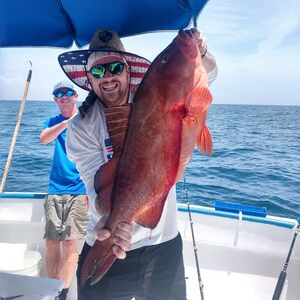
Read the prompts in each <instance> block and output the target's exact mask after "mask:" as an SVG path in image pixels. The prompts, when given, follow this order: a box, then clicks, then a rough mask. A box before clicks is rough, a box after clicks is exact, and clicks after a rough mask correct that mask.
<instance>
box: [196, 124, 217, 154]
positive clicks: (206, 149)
mask: <svg viewBox="0 0 300 300" xmlns="http://www.w3.org/2000/svg"><path fill="white" fill-rule="evenodd" d="M197 147H198V150H199V151H200V152H202V153H204V154H205V155H207V156H212V151H213V144H212V137H211V134H210V132H209V129H208V127H207V126H206V124H204V125H203V127H202V129H201V131H200V134H199V136H198V140H197Z"/></svg>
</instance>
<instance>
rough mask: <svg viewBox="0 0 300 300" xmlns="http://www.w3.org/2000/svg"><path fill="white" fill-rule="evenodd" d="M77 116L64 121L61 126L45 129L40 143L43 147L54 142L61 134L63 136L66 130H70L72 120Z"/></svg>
mask: <svg viewBox="0 0 300 300" xmlns="http://www.w3.org/2000/svg"><path fill="white" fill-rule="evenodd" d="M76 115H77V113H76V114H74V115H73V116H71V117H70V118H69V119H68V120H64V121H62V122H61V123H59V124H56V125H54V126H52V127H49V128H46V129H44V130H43V131H42V132H41V134H40V143H41V144H43V145H46V144H49V143H51V142H53V141H54V140H55V139H56V138H57V137H58V135H59V134H61V133H62V132H63V131H64V130H65V129H66V128H68V126H69V124H70V122H71V121H72V119H73V118H74V117H75V116H76Z"/></svg>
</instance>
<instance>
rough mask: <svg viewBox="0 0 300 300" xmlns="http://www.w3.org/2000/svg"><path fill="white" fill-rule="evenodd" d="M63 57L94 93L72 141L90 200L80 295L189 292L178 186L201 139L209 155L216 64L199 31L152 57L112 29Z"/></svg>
mask: <svg viewBox="0 0 300 300" xmlns="http://www.w3.org/2000/svg"><path fill="white" fill-rule="evenodd" d="M58 59H59V63H60V65H61V67H62V68H63V70H64V72H65V73H66V75H67V76H68V77H69V78H70V79H71V80H72V81H73V82H74V83H75V84H77V85H78V86H80V87H81V88H83V89H85V90H87V91H90V93H89V95H88V96H87V98H86V100H85V101H84V102H83V104H82V106H81V107H80V108H79V111H80V115H78V116H76V117H75V118H74V119H73V120H72V122H71V124H70V126H69V129H68V134H67V143H66V147H67V153H68V156H69V158H70V159H71V160H72V161H74V162H75V163H76V166H77V169H78V170H79V172H80V175H81V177H82V179H83V181H84V183H85V186H86V189H87V194H88V196H89V199H90V213H91V216H90V222H89V225H88V228H87V239H86V243H85V245H84V247H83V250H82V252H81V255H80V259H79V264H78V270H77V277H78V287H79V288H78V291H79V292H78V297H79V299H80V300H94V299H97V300H98V299H124V300H125V299H132V298H133V297H135V299H147V300H150V299H186V287H185V277H184V265H183V256H182V240H181V236H180V234H179V232H178V228H177V222H176V213H177V204H176V189H175V184H176V182H177V181H178V180H179V179H180V177H181V175H182V174H183V172H184V170H185V167H186V165H187V163H188V161H189V158H190V157H191V155H192V152H193V150H194V147H195V146H197V147H198V149H199V150H200V151H202V152H203V153H204V154H206V155H211V153H212V139H211V136H210V133H209V130H208V128H207V126H206V125H205V120H206V115H207V110H208V107H209V105H210V104H211V101H212V97H211V95H210V92H209V91H208V88H207V87H208V84H209V83H210V82H212V81H213V80H214V79H215V77H216V76H217V66H216V62H215V59H214V57H213V55H211V54H210V53H209V52H207V45H206V40H205V38H204V37H203V35H202V32H201V31H199V30H198V29H195V28H193V29H190V30H180V31H179V33H178V35H177V36H176V37H175V39H174V40H173V42H172V43H171V44H170V45H169V46H168V47H167V48H166V49H165V50H164V51H162V53H160V54H159V55H158V56H157V58H156V59H155V60H154V62H153V63H152V64H151V65H150V62H149V61H148V60H146V59H145V58H143V57H140V56H138V55H135V54H132V53H127V52H125V49H124V47H123V45H122V42H121V40H120V38H119V36H118V35H117V33H116V32H114V31H111V30H99V31H97V32H96V34H95V35H94V37H93V39H92V41H91V44H90V47H89V50H79V51H72V52H66V53H63V54H61V55H60V56H59V58H58ZM144 75H145V76H144Z"/></svg>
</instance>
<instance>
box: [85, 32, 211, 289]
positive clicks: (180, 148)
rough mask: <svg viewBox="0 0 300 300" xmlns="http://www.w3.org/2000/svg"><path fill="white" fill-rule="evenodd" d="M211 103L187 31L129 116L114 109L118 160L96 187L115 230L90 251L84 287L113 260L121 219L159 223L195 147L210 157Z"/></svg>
mask: <svg viewBox="0 0 300 300" xmlns="http://www.w3.org/2000/svg"><path fill="white" fill-rule="evenodd" d="M211 101H212V97H211V94H210V92H209V90H208V83H207V74H206V71H205V69H204V68H203V66H202V62H201V56H200V53H199V50H198V47H197V44H196V40H195V37H194V36H193V34H192V33H191V31H189V30H186V31H183V30H181V31H179V33H178V35H177V36H176V37H175V39H174V40H173V42H172V43H171V44H170V45H169V46H168V47H167V48H166V49H165V50H164V51H162V52H161V53H160V54H159V55H158V56H157V58H156V59H155V60H154V62H153V63H152V64H151V66H150V68H149V69H148V71H147V73H146V75H145V77H144V78H143V80H142V82H141V84H140V86H139V88H138V90H137V92H136V95H135V98H134V103H133V105H132V107H131V112H130V117H129V110H130V108H129V107H123V108H112V109H108V111H107V112H106V118H107V124H108V131H109V134H110V137H111V139H112V143H113V148H114V157H113V159H112V160H111V161H110V162H108V163H107V164H105V165H103V166H102V168H101V169H100V172H97V175H96V177H95V187H96V191H97V192H98V190H99V189H103V191H102V193H101V192H100V193H99V194H98V198H99V197H100V198H99V199H100V203H99V207H98V208H99V210H100V211H101V213H103V214H106V215H107V216H108V219H107V221H106V224H105V228H108V229H110V230H111V232H112V235H111V237H110V238H109V239H107V240H105V241H102V242H100V241H99V240H97V241H96V242H95V244H94V245H93V247H92V248H91V250H90V252H89V254H88V256H87V258H86V260H85V262H84V264H83V268H82V272H81V285H82V286H83V285H84V284H85V283H86V281H87V279H89V283H90V284H94V283H96V282H97V281H99V280H100V279H101V278H102V277H103V275H104V274H105V273H106V272H107V270H108V269H109V268H110V266H111V265H112V264H113V262H114V261H115V259H116V256H115V255H114V253H113V251H112V246H113V242H112V240H113V237H114V231H115V229H116V226H117V224H118V223H120V222H128V223H132V222H133V221H135V222H137V223H138V224H140V225H142V226H144V227H147V228H152V229H153V228H155V227H156V225H157V224H158V222H159V220H160V217H161V214H162V211H163V207H164V203H165V200H166V197H167V196H168V193H169V190H170V188H171V187H172V186H173V185H174V184H175V183H176V182H177V181H178V180H179V179H180V177H181V176H182V174H183V173H184V171H185V168H186V166H187V164H188V161H189V159H190V157H191V156H192V153H193V150H194V148H195V146H196V145H197V146H198V148H199V150H201V151H202V152H204V153H205V154H207V155H211V154H212V140H211V136H210V133H209V130H208V128H207V127H206V125H205V120H206V115H207V109H208V107H209V105H210V104H211ZM120 114H122V115H123V117H120ZM128 119H129V123H128ZM116 120H117V122H115V121H116ZM127 123H128V124H127ZM127 125H128V126H127ZM124 140H125V142H124V147H122V144H123V141H124Z"/></svg>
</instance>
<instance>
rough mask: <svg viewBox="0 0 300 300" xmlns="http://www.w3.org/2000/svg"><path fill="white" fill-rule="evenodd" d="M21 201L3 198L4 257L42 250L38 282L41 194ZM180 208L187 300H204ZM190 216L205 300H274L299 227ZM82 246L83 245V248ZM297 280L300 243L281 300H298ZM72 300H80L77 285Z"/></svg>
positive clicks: (271, 220)
mask: <svg viewBox="0 0 300 300" xmlns="http://www.w3.org/2000/svg"><path fill="white" fill-rule="evenodd" d="M22 195H23V197H16V196H13V195H5V194H2V195H0V243H1V245H2V247H0V252H1V249H2V252H3V251H4V250H3V249H5V247H4V246H3V245H6V246H7V245H14V248H15V249H18V248H19V249H23V251H24V249H26V250H31V251H37V250H38V252H39V253H40V254H41V256H42V257H43V260H42V268H41V271H40V276H41V277H46V271H45V261H44V252H45V249H44V240H43V233H44V223H43V200H42V199H43V194H41V195H40V196H38V197H37V196H36V197H33V196H32V195H31V196H30V195H28V196H26V195H24V194H22ZM178 206H179V214H178V215H179V218H178V219H179V221H178V223H179V228H180V232H181V235H182V237H183V242H184V260H185V270H186V282H187V290H188V291H187V293H188V299H189V300H194V299H201V298H200V291H199V290H200V289H199V282H198V273H197V268H196V263H195V252H194V246H193V240H192V234H191V227H190V221H189V214H188V212H187V207H186V206H185V205H180V204H179V205H178ZM191 210H192V219H193V229H194V234H195V240H196V244H197V247H196V249H197V257H198V260H199V266H200V275H201V279H202V283H203V285H204V288H203V292H204V296H205V300H220V299H222V300H235V299H239V300H240V299H243V300H248V299H249V300H250V299H251V300H270V299H272V296H273V292H274V289H275V286H276V283H277V279H278V276H279V274H280V272H281V270H282V268H283V266H284V263H285V260H286V257H287V254H288V251H289V247H290V245H291V241H292V239H293V236H294V232H295V226H296V225H297V221H296V220H293V219H286V218H278V217H273V216H266V217H255V216H254V217H251V216H242V215H241V214H236V213H228V212H220V211H216V210H215V209H213V208H207V207H199V206H191ZM82 244H83V241H82V243H81V245H80V247H81V246H82ZM17 252H18V250H14V251H11V250H9V251H6V253H1V257H2V258H3V256H4V257H5V259H8V258H9V257H8V256H11V259H13V260H15V259H16V255H17ZM6 263H7V261H6ZM0 269H1V261H0ZM299 278H300V238H298V239H297V240H296V243H295V246H294V249H293V253H292V256H291V259H290V263H289V266H288V270H287V278H286V282H285V286H284V289H283V291H282V296H281V298H280V300H299V295H300V284H299ZM28 299H30V298H28ZM42 299H43V298H42ZM47 299H49V300H50V299H51V297H50V298H47ZM24 300H26V299H25V298H24ZM30 300H41V299H38V298H36V299H33V298H31V299H30ZM68 300H76V281H75V279H74V280H73V284H72V287H71V289H70V292H69V296H68Z"/></svg>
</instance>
